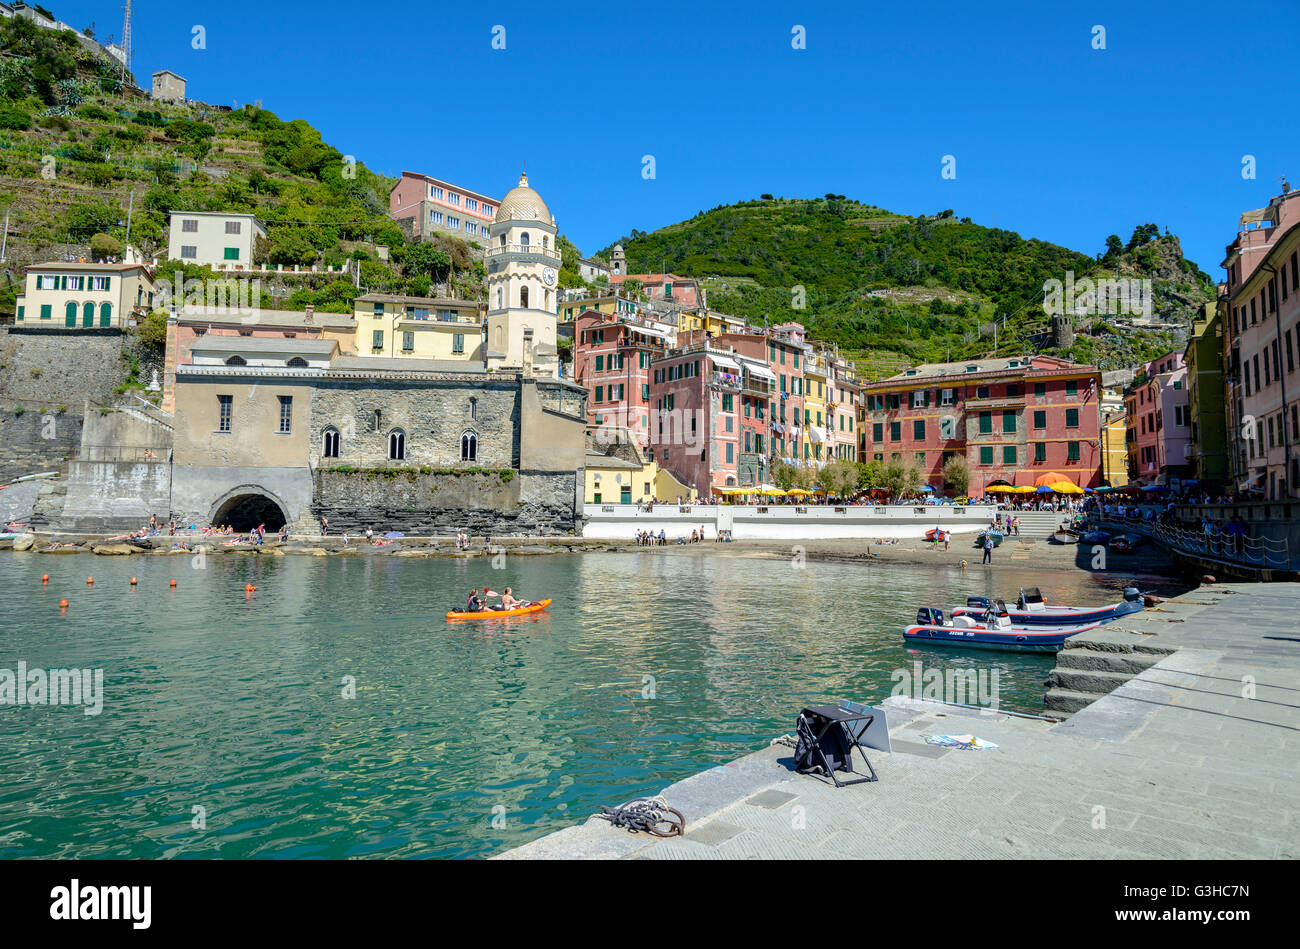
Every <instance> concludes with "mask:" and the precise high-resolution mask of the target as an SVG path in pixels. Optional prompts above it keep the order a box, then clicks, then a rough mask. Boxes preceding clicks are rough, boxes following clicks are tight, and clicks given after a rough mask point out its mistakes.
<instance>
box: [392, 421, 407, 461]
mask: <svg viewBox="0 0 1300 949" xmlns="http://www.w3.org/2000/svg"><path fill="white" fill-rule="evenodd" d="M388 460H389V461H405V460H406V433H405V432H404V431H402V430H401V429H400V428H395V429H393V430H392V431H391V432H389V433H388Z"/></svg>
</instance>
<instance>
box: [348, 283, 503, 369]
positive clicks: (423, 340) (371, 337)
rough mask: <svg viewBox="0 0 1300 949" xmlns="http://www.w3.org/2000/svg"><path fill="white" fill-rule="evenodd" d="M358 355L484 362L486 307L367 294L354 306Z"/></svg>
mask: <svg viewBox="0 0 1300 949" xmlns="http://www.w3.org/2000/svg"><path fill="white" fill-rule="evenodd" d="M354 307H355V309H354V316H355V318H356V343H355V346H354V349H355V352H356V354H357V355H358V356H394V357H410V358H414V359H435V360H439V361H443V362H467V363H471V362H477V363H482V362H483V361H484V359H485V357H486V353H485V350H484V347H483V316H484V313H485V312H486V309H487V307H486V304H484V303H479V302H476V301H474V300H453V299H450V298H446V297H403V296H390V295H388V294H384V293H368V294H366V295H365V296H362V297H357V299H356V301H355V303H354Z"/></svg>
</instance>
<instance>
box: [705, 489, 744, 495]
mask: <svg viewBox="0 0 1300 949" xmlns="http://www.w3.org/2000/svg"><path fill="white" fill-rule="evenodd" d="M747 490H748V489H746V488H714V489H713V493H714V494H745V493H746V492H747Z"/></svg>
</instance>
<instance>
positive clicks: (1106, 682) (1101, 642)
mask: <svg viewBox="0 0 1300 949" xmlns="http://www.w3.org/2000/svg"><path fill="white" fill-rule="evenodd" d="M1173 651H1174V650H1173V649H1172V648H1161V647H1157V646H1155V644H1154V643H1151V644H1143V643H1140V642H1139V643H1135V642H1134V641H1133V636H1132V634H1131V633H1129V632H1128V631H1127V630H1124V629H1121V628H1119V627H1113V626H1112V627H1105V626H1103V627H1101V628H1100V629H1095V630H1092V631H1091V632H1088V633H1081V634H1080V635H1078V636H1072V637H1070V638H1069V639H1067V640H1066V641H1065V648H1063V649H1062V650H1061V651H1060V652H1058V653H1057V654H1056V668H1055V669H1053V670H1052V671H1051V672H1050V673H1049V674H1048V676H1047V682H1046V685H1047V691H1046V692H1045V693H1044V695H1043V706H1044V707H1045V708H1047V709H1049V710H1051V711H1054V712H1066V713H1069V714H1073V713H1075V712H1077V711H1079V710H1080V709H1082V708H1085V707H1087V706H1089V705H1091V704H1092V703H1093V702H1095V701H1097V699H1099V698H1101V697H1102V696H1103V695H1108V694H1110V693H1111V692H1113V691H1114V690H1115V689H1116V688H1118V687H1119V686H1121V685H1123V684H1124V683H1125V682H1127V681H1128V680H1129V679H1131V678H1133V677H1134V676H1136V675H1138V674H1140V673H1141V672H1142V671H1144V670H1145V669H1148V668H1150V667H1151V666H1154V665H1155V664H1156V663H1157V662H1159V661H1160V660H1161V659H1163V658H1164V657H1165V656H1167V655H1169V654H1170V653H1171V652H1173Z"/></svg>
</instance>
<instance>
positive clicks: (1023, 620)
mask: <svg viewBox="0 0 1300 949" xmlns="http://www.w3.org/2000/svg"><path fill="white" fill-rule="evenodd" d="M993 603H994V601H992V600H990V599H989V598H988V597H983V596H970V597H967V598H966V605H965V606H964V607H958V608H957V609H955V610H953V611H952V615H953V617H954V618H956V617H958V616H967V617H974V618H977V619H978V618H980V617H982V616H983V615H984V614H985V613H987V612H988V611H989V609H990V608H992V606H993ZM1141 610H1142V593H1141V591H1139V590H1138V588H1137V587H1125V588H1124V599H1123V600H1121V601H1120V602H1118V603H1112V604H1111V605H1110V606H1048V605H1047V604H1045V603H1044V602H1043V595H1042V594H1041V593H1040V592H1038V587H1026V588H1024V589H1022V590H1021V591H1020V595H1019V596H1018V597H1017V598H1016V605H1015V608H1014V609H1012V610H1010V611H1009V614H1010V616H1011V622H1012V623H1013V624H1015V625H1016V626H1035V627H1041V626H1072V625H1075V624H1078V623H1095V624H1101V623H1109V622H1111V621H1112V620H1116V619H1119V618H1120V617H1121V616H1128V615H1129V614H1130V613H1138V612H1141Z"/></svg>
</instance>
